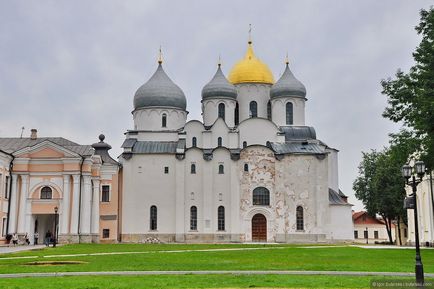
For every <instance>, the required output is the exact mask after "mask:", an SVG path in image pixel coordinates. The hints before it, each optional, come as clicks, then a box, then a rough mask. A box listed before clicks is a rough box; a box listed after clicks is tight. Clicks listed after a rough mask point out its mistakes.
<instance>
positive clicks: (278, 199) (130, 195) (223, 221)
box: [0, 41, 353, 243]
mask: <svg viewBox="0 0 434 289" xmlns="http://www.w3.org/2000/svg"><path fill="white" fill-rule="evenodd" d="M284 69H285V70H284V73H283V74H282V76H281V77H280V78H279V79H278V80H277V81H275V80H274V77H273V74H272V72H271V71H270V69H269V68H268V66H267V65H266V64H265V63H263V62H262V61H261V60H260V59H259V58H258V57H257V56H256V55H255V53H254V51H253V44H252V42H251V41H249V42H248V44H247V51H246V53H245V56H244V58H242V59H241V60H240V61H239V62H238V63H236V64H235V65H234V66H233V68H232V69H231V71H230V72H229V74H228V77H227V78H226V76H225V75H224V73H223V71H222V69H221V67H220V65H218V67H217V71H216V73H215V75H214V76H213V77H212V78H211V77H210V78H211V80H210V81H209V82H208V83H207V84H205V85H204V87H203V89H202V100H201V107H202V116H203V119H202V120H190V121H188V122H187V114H188V111H187V99H186V97H185V95H184V93H183V91H182V89H181V88H180V87H179V86H177V85H176V84H175V83H174V82H173V81H172V80H171V78H169V76H168V75H167V74H166V72H165V70H164V68H163V61H162V59H161V57H160V59H159V61H158V65H157V69H156V71H155V73H154V74H153V75H152V76H151V77H150V78H149V80H148V81H147V82H146V83H144V84H143V85H141V86H140V87H139V88H138V89H137V91H136V93H135V95H134V99H133V106H134V107H133V111H132V116H133V120H134V127H133V128H131V129H130V130H127V131H126V133H125V136H126V138H125V141H124V142H123V144H122V149H123V151H122V154H121V155H120V156H119V158H118V160H114V159H113V158H112V157H111V156H110V155H109V153H108V151H109V150H110V148H111V147H110V146H109V145H108V144H107V143H105V142H104V136H103V135H101V136H100V141H99V142H96V143H94V144H93V145H79V144H76V143H74V142H72V141H69V140H67V139H64V138H60V137H58V138H40V137H38V136H37V134H36V130H35V131H33V132H32V136H31V137H30V138H0V194H1V197H0V208H1V211H0V218H1V220H2V223H1V224H0V226H1V227H0V229H1V232H2V238H3V240H4V239H5V238H6V236H8V235H10V234H13V233H17V234H18V235H19V236H20V237H22V236H24V234H26V233H27V234H29V235H30V236H34V234H35V233H36V232H38V234H39V235H43V234H45V232H46V231H48V230H51V232H54V236H55V238H57V241H59V242H62V243H76V242H132V243H141V242H148V241H149V240H157V241H161V242H190V243H192V242H198V243H199V242H281V243H292V242H293V243H302V242H337V241H348V240H352V239H353V223H352V216H351V206H352V205H351V204H349V203H348V202H347V197H346V196H345V195H344V194H343V193H342V192H341V191H340V189H339V183H338V150H336V149H334V148H332V147H329V146H328V145H326V144H325V143H323V142H322V141H320V140H318V139H317V138H316V133H315V130H314V128H313V127H310V126H307V125H306V124H305V104H306V101H307V98H306V88H305V86H304V85H303V84H302V83H301V82H300V81H299V80H298V79H297V78H296V77H295V76H294V74H293V73H292V71H291V70H290V67H289V64H288V62H286V67H284ZM39 242H41V241H39Z"/></svg>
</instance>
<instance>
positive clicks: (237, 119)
mask: <svg viewBox="0 0 434 289" xmlns="http://www.w3.org/2000/svg"><path fill="white" fill-rule="evenodd" d="M234 114H235V115H234V120H235V125H238V124H239V123H240V109H239V107H238V102H237V104H236V105H235V112H234Z"/></svg>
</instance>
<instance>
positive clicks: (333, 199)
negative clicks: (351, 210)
mask: <svg viewBox="0 0 434 289" xmlns="http://www.w3.org/2000/svg"><path fill="white" fill-rule="evenodd" d="M329 204H330V205H344V206H351V204H349V203H347V202H345V201H344V200H343V199H342V198H341V196H339V193H337V192H336V191H335V190H333V189H332V188H329Z"/></svg>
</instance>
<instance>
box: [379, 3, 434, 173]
mask: <svg viewBox="0 0 434 289" xmlns="http://www.w3.org/2000/svg"><path fill="white" fill-rule="evenodd" d="M420 17H421V20H420V23H419V25H418V26H416V28H415V29H416V31H417V33H418V34H420V35H421V36H422V40H421V43H420V44H419V46H418V47H417V48H416V51H415V52H414V53H413V58H414V60H415V63H416V64H415V65H414V66H413V67H411V69H410V71H409V72H408V73H404V72H402V71H401V70H398V72H397V73H396V79H393V80H392V79H391V78H388V79H387V80H382V81H381V85H382V86H383V91H382V93H383V94H384V95H386V96H387V98H388V99H387V101H388V107H386V109H385V111H384V112H383V116H384V117H386V118H388V119H390V120H392V121H394V122H400V121H402V122H403V124H404V125H405V126H406V127H407V128H409V129H410V130H411V132H410V133H411V134H412V138H414V139H415V140H417V141H419V142H420V143H421V145H422V146H421V148H420V153H421V159H422V160H424V162H425V163H426V164H427V166H428V167H429V168H431V169H433V168H434V157H433V156H434V45H433V43H434V8H433V7H431V8H430V9H429V10H421V11H420Z"/></svg>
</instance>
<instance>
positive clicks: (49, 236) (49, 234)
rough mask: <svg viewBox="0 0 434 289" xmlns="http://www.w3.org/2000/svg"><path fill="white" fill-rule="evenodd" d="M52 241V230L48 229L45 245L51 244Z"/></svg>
mask: <svg viewBox="0 0 434 289" xmlns="http://www.w3.org/2000/svg"><path fill="white" fill-rule="evenodd" d="M50 242H51V232H50V230H48V231H47V233H45V246H47V247H48V246H50Z"/></svg>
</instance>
